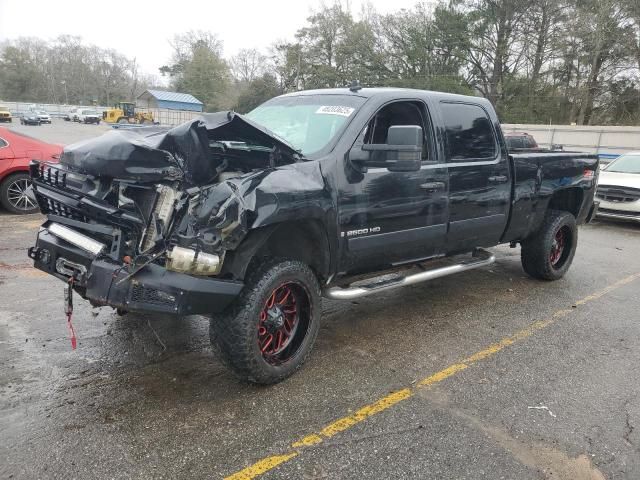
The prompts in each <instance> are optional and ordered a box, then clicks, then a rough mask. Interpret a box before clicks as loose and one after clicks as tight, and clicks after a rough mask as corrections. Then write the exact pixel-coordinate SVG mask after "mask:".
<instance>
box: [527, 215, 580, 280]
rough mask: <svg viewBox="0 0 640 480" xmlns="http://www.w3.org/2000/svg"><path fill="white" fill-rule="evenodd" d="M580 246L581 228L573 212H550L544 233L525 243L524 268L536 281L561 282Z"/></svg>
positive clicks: (541, 229)
mask: <svg viewBox="0 0 640 480" xmlns="http://www.w3.org/2000/svg"><path fill="white" fill-rule="evenodd" d="M577 245H578V227H577V225H576V219H575V217H574V216H573V215H572V214H570V213H569V212H564V211H561V210H549V211H548V212H547V214H546V216H545V218H544V221H543V222H542V226H541V227H540V229H539V230H538V231H537V232H536V233H535V234H534V235H532V236H531V237H529V238H528V239H526V240H525V241H523V242H522V249H521V252H520V259H521V261H522V268H523V269H524V271H525V272H527V274H529V275H530V276H532V277H533V278H538V279H540V280H558V279H560V278H562V277H563V276H564V274H565V273H567V270H569V267H570V266H571V262H572V261H573V256H574V255H575V253H576V247H577Z"/></svg>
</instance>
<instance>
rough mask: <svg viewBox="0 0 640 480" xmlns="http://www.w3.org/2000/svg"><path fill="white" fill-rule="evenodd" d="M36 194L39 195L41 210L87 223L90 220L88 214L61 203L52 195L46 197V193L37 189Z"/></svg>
mask: <svg viewBox="0 0 640 480" xmlns="http://www.w3.org/2000/svg"><path fill="white" fill-rule="evenodd" d="M36 196H37V197H38V204H39V205H40V210H42V213H50V214H52V215H59V216H61V217H66V218H71V219H73V220H79V221H81V222H85V223H86V222H88V221H89V219H88V218H87V217H86V216H84V215H82V214H80V213H78V212H77V211H75V210H73V209H71V208H69V207H68V206H66V205H65V204H64V203H60V202H58V201H57V200H54V199H52V198H50V197H45V196H44V195H40V194H38V193H37V191H36Z"/></svg>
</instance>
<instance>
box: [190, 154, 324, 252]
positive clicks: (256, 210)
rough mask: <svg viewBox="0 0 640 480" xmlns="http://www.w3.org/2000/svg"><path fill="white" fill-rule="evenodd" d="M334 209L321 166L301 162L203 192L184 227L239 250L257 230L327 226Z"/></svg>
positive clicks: (222, 247)
mask: <svg viewBox="0 0 640 480" xmlns="http://www.w3.org/2000/svg"><path fill="white" fill-rule="evenodd" d="M333 209H334V204H333V201H332V199H331V195H330V194H329V191H328V189H327V188H326V185H325V181H324V178H323V176H322V172H321V171H320V164H319V163H318V162H308V163H302V164H300V163H299V164H295V165H290V166H284V167H280V168H278V169H269V170H265V171H260V172H257V173H255V174H251V175H246V176H243V177H240V178H237V179H231V180H228V181H226V182H223V183H221V184H218V185H213V186H211V187H208V188H204V189H202V191H201V192H200V194H199V197H198V198H197V200H196V202H194V204H193V205H192V207H191V209H190V212H189V218H188V221H187V223H186V224H185V225H184V226H183V227H184V229H185V231H184V233H187V232H186V230H187V229H188V230H190V231H191V234H192V236H193V238H194V239H199V240H200V241H203V240H204V241H206V240H207V239H208V241H209V242H212V241H213V242H214V243H215V242H216V241H217V243H218V245H219V247H220V248H221V249H224V250H235V249H236V248H237V247H238V245H239V244H240V242H241V241H242V240H243V239H244V237H245V236H246V234H247V232H249V231H251V230H255V229H258V228H261V227H266V226H269V225H274V224H279V223H283V222H289V221H295V220H298V219H305V220H310V219H320V220H323V222H324V221H325V220H326V218H327V215H328V213H329V212H330V211H332V210H333ZM214 239H215V240H214ZM200 246H202V247H204V245H200Z"/></svg>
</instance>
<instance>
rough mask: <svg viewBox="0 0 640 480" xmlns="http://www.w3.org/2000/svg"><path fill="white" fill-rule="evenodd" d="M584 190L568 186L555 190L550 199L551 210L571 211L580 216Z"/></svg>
mask: <svg viewBox="0 0 640 480" xmlns="http://www.w3.org/2000/svg"><path fill="white" fill-rule="evenodd" d="M583 198H584V192H583V191H582V189H581V188H567V189H564V190H560V191H557V192H555V193H554V194H553V195H552V196H551V200H549V207H548V209H549V210H562V211H565V212H569V213H571V214H572V215H573V216H574V217H576V218H577V217H578V214H579V213H580V208H581V207H582V200H583Z"/></svg>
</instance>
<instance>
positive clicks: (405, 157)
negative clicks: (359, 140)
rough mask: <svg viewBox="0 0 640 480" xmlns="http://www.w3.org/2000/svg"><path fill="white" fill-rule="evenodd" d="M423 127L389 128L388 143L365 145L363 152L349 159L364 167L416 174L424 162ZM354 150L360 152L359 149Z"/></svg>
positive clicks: (354, 153) (353, 154)
mask: <svg viewBox="0 0 640 480" xmlns="http://www.w3.org/2000/svg"><path fill="white" fill-rule="evenodd" d="M423 139H424V136H423V133H422V127H419V126H417V125H397V126H393V127H389V131H388V133H387V143H380V144H376V143H373V144H365V145H362V147H360V148H359V150H361V152H357V151H356V152H354V151H353V150H352V152H351V153H350V155H349V158H350V159H351V160H352V161H353V162H355V163H357V164H359V165H362V166H363V167H385V168H386V169H388V170H389V171H390V172H416V171H418V170H420V164H421V162H422V144H423ZM354 150H358V149H357V148H356V149H354Z"/></svg>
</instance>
